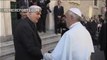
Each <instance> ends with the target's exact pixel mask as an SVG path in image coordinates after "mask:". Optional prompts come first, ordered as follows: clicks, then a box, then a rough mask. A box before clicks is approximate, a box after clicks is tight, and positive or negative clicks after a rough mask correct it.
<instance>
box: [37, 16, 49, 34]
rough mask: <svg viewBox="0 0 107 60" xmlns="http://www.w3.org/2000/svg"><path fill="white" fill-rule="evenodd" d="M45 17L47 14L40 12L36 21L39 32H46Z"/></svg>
mask: <svg viewBox="0 0 107 60" xmlns="http://www.w3.org/2000/svg"><path fill="white" fill-rule="evenodd" d="M46 17H47V14H42V15H41V18H40V20H39V21H38V23H37V28H38V31H39V32H46Z"/></svg>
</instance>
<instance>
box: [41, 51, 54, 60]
mask: <svg viewBox="0 0 107 60" xmlns="http://www.w3.org/2000/svg"><path fill="white" fill-rule="evenodd" d="M42 60H52V55H51V53H45V54H44V55H43V59H42Z"/></svg>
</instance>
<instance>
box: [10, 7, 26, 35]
mask: <svg viewBox="0 0 107 60" xmlns="http://www.w3.org/2000/svg"><path fill="white" fill-rule="evenodd" d="M20 9H22V10H21V11H20V12H19V13H20V16H21V17H20V19H16V20H14V23H13V24H14V25H13V26H12V28H13V34H14V32H15V29H16V27H17V25H18V24H19V23H20V21H21V20H23V19H25V18H26V17H27V14H26V13H27V12H26V11H24V9H27V7H26V6H21V7H20Z"/></svg>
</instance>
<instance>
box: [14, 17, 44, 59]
mask: <svg viewBox="0 0 107 60" xmlns="http://www.w3.org/2000/svg"><path fill="white" fill-rule="evenodd" d="M14 45H15V60H41V59H42V58H43V56H42V53H41V48H42V44H41V39H40V37H39V35H38V33H37V29H36V26H35V24H34V23H33V22H32V21H31V20H29V19H28V18H26V19H23V20H21V21H20V23H19V24H18V25H17V27H16V29H15V33H14Z"/></svg>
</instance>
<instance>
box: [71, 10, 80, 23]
mask: <svg viewBox="0 0 107 60" xmlns="http://www.w3.org/2000/svg"><path fill="white" fill-rule="evenodd" d="M69 15H71V16H72V17H73V18H75V20H77V21H81V20H82V18H81V17H80V16H78V15H77V14H75V13H73V12H72V11H69Z"/></svg>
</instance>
